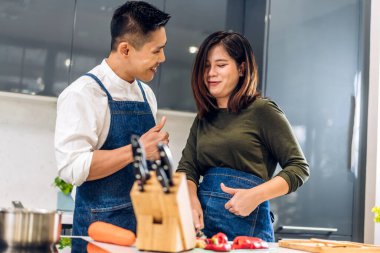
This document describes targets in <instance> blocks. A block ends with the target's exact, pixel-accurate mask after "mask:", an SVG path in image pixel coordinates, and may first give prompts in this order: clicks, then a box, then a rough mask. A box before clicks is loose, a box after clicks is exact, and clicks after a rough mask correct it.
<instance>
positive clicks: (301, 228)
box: [277, 226, 338, 233]
mask: <svg viewBox="0 0 380 253" xmlns="http://www.w3.org/2000/svg"><path fill="white" fill-rule="evenodd" d="M281 230H287V231H289V232H290V231H292V232H294V231H303V232H306V231H307V232H312V231H315V232H326V233H333V232H338V229H337V228H320V227H299V226H280V227H279V228H278V229H277V231H281Z"/></svg>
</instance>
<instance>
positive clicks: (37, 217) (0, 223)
mask: <svg viewBox="0 0 380 253" xmlns="http://www.w3.org/2000/svg"><path fill="white" fill-rule="evenodd" d="M61 220H62V213H60V212H56V211H48V210H44V209H27V208H20V207H18V208H1V209H0V247H49V246H51V245H52V244H54V243H57V242H58V241H59V238H60V235H61V229H62V223H61Z"/></svg>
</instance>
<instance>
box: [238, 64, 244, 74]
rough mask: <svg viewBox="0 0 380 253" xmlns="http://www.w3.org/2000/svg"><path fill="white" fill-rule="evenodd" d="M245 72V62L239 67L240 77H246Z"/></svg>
mask: <svg viewBox="0 0 380 253" xmlns="http://www.w3.org/2000/svg"><path fill="white" fill-rule="evenodd" d="M244 72H245V62H242V63H241V64H240V66H239V76H244Z"/></svg>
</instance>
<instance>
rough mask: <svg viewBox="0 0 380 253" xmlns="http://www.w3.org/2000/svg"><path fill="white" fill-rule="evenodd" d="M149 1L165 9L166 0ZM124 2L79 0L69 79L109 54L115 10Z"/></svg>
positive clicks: (156, 84)
mask: <svg viewBox="0 0 380 253" xmlns="http://www.w3.org/2000/svg"><path fill="white" fill-rule="evenodd" d="M146 2H149V3H151V4H153V5H154V6H156V7H157V8H159V9H161V10H163V7H164V0H152V1H146ZM124 3H125V1H123V0H112V1H102V0H95V1H94V0H77V4H76V22H75V28H74V36H73V47H72V66H71V71H70V83H71V82H73V81H74V80H75V79H77V78H78V77H80V76H81V75H83V74H85V73H86V72H87V71H89V70H91V69H92V68H94V67H95V66H96V65H98V64H100V63H101V61H102V60H103V59H104V58H106V57H107V56H108V54H109V53H110V48H111V32H110V22H111V19H112V14H113V12H114V10H115V9H116V8H117V7H119V6H120V5H122V4H124ZM159 75H160V74H158V75H157V76H159ZM157 76H156V77H155V78H154V79H153V81H151V82H150V83H149V84H150V85H151V87H152V88H153V90H154V91H157V89H158V88H157V87H158V81H159V78H157Z"/></svg>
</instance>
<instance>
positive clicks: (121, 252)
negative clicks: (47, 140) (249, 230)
mask: <svg viewBox="0 0 380 253" xmlns="http://www.w3.org/2000/svg"><path fill="white" fill-rule="evenodd" d="M69 237H71V238H78V237H79V238H82V239H84V240H86V241H88V242H90V243H92V244H94V245H96V246H98V247H99V248H102V249H104V250H105V251H107V252H111V253H113V252H115V253H116V252H117V253H140V252H144V253H148V252H149V251H139V250H138V249H137V248H136V247H134V246H132V247H126V246H118V245H114V244H108V243H102V242H96V241H94V240H92V239H91V238H90V237H88V236H77V237H75V236H69ZM59 252H62V253H69V252H71V249H70V248H66V249H64V250H62V251H59ZM186 252H189V253H206V252H207V253H209V252H210V253H212V252H214V251H209V250H203V249H197V248H196V249H193V250H190V251H186ZM231 252H237V253H255V252H258V253H301V252H306V251H301V250H292V249H286V248H281V247H278V244H277V243H269V249H265V250H264V249H262V250H235V251H231Z"/></svg>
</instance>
